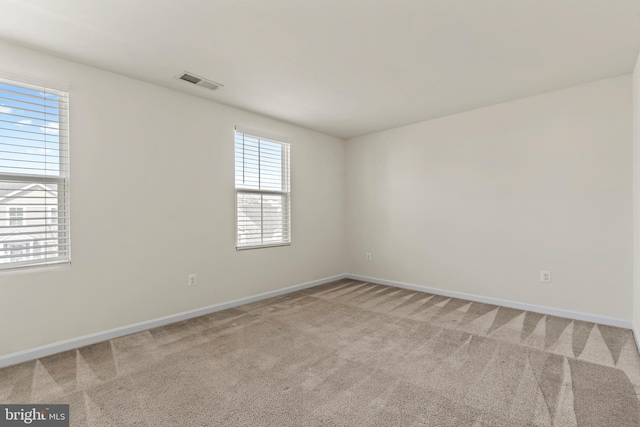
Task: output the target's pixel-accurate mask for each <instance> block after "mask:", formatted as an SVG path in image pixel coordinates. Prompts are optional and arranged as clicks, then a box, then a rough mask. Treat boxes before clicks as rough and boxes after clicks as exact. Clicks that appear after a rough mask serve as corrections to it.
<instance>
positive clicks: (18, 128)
mask: <svg viewBox="0 0 640 427" xmlns="http://www.w3.org/2000/svg"><path fill="white" fill-rule="evenodd" d="M68 113H69V110H68V94H67V93H66V92H65V91H64V90H60V89H58V88H50V87H48V85H34V84H33V83H22V82H16V81H13V80H6V79H3V78H2V76H1V75H0V219H2V220H3V221H0V224H2V227H0V269H7V268H14V267H23V266H31V265H42V264H52V263H67V262H69V208H68V203H69V198H68V192H69V173H68V172H69V162H68V159H69V156H68V129H69V126H68V123H69V114H68Z"/></svg>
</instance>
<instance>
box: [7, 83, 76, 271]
mask: <svg viewBox="0 0 640 427" xmlns="http://www.w3.org/2000/svg"><path fill="white" fill-rule="evenodd" d="M0 83H3V84H6V85H9V86H14V87H16V88H21V89H28V90H36V91H42V92H43V93H55V94H57V96H59V97H62V98H63V99H62V100H60V106H61V107H66V112H65V114H60V115H59V116H58V121H57V122H56V123H58V128H57V129H58V134H57V135H58V142H57V143H58V149H57V151H58V153H59V157H58V158H59V170H58V175H45V174H37V173H34V174H29V173H15V172H1V171H0V181H5V182H15V183H21V184H24V185H25V186H29V185H30V184H40V185H41V186H43V187H44V188H46V189H48V188H50V186H51V185H54V186H55V192H56V194H57V197H56V199H54V200H55V201H54V203H55V210H56V211H57V215H58V217H57V218H56V220H57V221H56V223H55V224H52V223H50V222H49V221H48V220H47V217H48V216H49V214H50V213H51V211H50V208H45V209H43V212H44V213H43V216H44V218H45V220H44V221H43V224H42V227H43V228H49V227H51V226H55V227H57V228H56V230H55V231H54V232H52V233H55V234H54V236H52V237H48V236H47V234H48V232H45V236H44V237H42V238H40V239H36V240H39V241H41V242H42V243H41V244H40V246H48V245H49V242H55V243H54V244H53V245H51V247H52V248H55V249H56V250H55V252H54V253H55V254H56V256H55V257H50V258H47V257H46V255H47V250H48V249H49V248H48V247H41V248H40V250H41V251H42V254H40V253H36V255H38V257H37V258H36V257H34V256H33V255H34V248H33V242H28V243H26V244H27V245H28V246H27V248H26V249H27V253H25V254H24V257H26V258H29V259H27V260H23V261H19V262H12V261H9V262H7V263H0V274H6V273H12V272H22V271H30V270H38V269H43V268H55V267H69V266H70V265H71V233H70V231H71V227H70V194H69V193H70V191H69V189H70V188H69V187H70V185H69V184H70V144H69V139H70V138H69V128H70V115H69V109H70V107H69V105H70V93H69V86H68V85H67V84H65V83H59V82H47V81H43V80H40V79H32V78H29V77H26V76H23V75H18V74H13V73H7V72H4V71H0ZM45 117H46V116H45ZM50 191H53V190H50ZM5 206H6V207H7V221H8V222H7V224H10V221H11V216H10V215H11V214H10V211H9V208H11V207H21V208H23V210H22V225H15V226H16V227H21V226H24V221H25V219H28V218H27V216H26V214H28V212H29V210H28V209H26V208H24V206H21V205H20V204H16V205H14V206H11V205H5ZM60 215H62V217H60ZM22 234H25V233H22ZM27 238H31V237H30V236H28V235H25V236H24V238H23V239H22V240H21V242H22V243H24V242H26V239H27ZM21 242H16V243H18V244H21ZM0 243H2V244H3V246H2V247H3V248H6V245H7V244H9V245H12V244H15V243H13V241H12V240H4V241H0ZM3 252H4V251H3ZM0 255H9V254H3V253H1V252H0ZM9 259H10V258H9Z"/></svg>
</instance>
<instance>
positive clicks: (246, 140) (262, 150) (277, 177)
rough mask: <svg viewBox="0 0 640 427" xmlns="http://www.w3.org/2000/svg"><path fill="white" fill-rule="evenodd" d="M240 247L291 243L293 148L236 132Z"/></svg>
mask: <svg viewBox="0 0 640 427" xmlns="http://www.w3.org/2000/svg"><path fill="white" fill-rule="evenodd" d="M235 153H236V156H235V174H236V206H237V212H236V220H237V233H236V236H237V238H236V247H238V248H251V247H261V246H272V245H283V244H288V243H290V242H291V220H290V183H289V144H286V143H283V142H277V141H272V140H268V139H263V138H260V137H257V136H252V135H248V134H245V133H242V132H236V136H235Z"/></svg>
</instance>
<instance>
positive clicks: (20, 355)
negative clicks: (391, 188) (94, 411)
mask: <svg viewBox="0 0 640 427" xmlns="http://www.w3.org/2000/svg"><path fill="white" fill-rule="evenodd" d="M346 277H347V275H346V274H340V275H337V276H332V277H325V278H324V279H319V280H314V281H312V282H307V283H302V284H300V285H294V286H289V287H287V288H282V289H278V290H275V291H270V292H265V293H262V294H258V295H254V296H250V297H246V298H240V299H237V300H234V301H229V302H224V303H221V304H215V305H210V306H208V307H203V308H198V309H195V310H190V311H185V312H182V313H178V314H172V315H170V316H165V317H160V318H158V319H153V320H147V321H145V322H140V323H135V324H133V325H128V326H123V327H120V328H115V329H110V330H108V331H103V332H97V333H95V334H90V335H85V336H82V337H78V338H72V339H69V340H65V341H60V342H56V343H53V344H47V345H43V346H40V347H35V348H31V349H28V350H23V351H19V352H16V353H10V354H6V355H4V356H0V368H4V367H6V366H11V365H16V364H18V363H23V362H27V361H29V360H33V359H39V358H41V357H45V356H50V355H52V354H56V353H60V352H63V351H67V350H72V349H74V348H80V347H84V346H87V345H91V344H95V343H98V342H101V341H106V340H110V339H113V338H118V337H122V336H125V335H129V334H133V333H136V332H142V331H146V330H147V329H152V328H157V327H158V326H164V325H168V324H170V323H175V322H180V321H182V320H187V319H191V318H193V317H198V316H204V315H205V314H211V313H215V312H216V311H221V310H226V309H228V308H233V307H238V306H240V305H244V304H249V303H252V302H256V301H260V300H263V299H267V298H272V297H277V296H280V295H284V294H288V293H291V292H295V291H299V290H301V289H306V288H311V287H313V286H318V285H322V284H324V283H329V282H333V281H334V280H340V279H344V278H346Z"/></svg>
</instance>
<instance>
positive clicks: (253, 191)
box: [234, 126, 292, 251]
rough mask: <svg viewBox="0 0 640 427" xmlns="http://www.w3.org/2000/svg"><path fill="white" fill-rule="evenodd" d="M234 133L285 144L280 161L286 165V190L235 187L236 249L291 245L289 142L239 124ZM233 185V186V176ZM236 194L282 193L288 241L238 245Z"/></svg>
mask: <svg viewBox="0 0 640 427" xmlns="http://www.w3.org/2000/svg"><path fill="white" fill-rule="evenodd" d="M235 134H244V135H248V136H251V137H254V138H257V139H260V140H263V141H269V142H273V143H276V144H281V145H283V146H286V147H287V149H286V150H284V152H283V156H282V161H283V163H285V164H286V165H287V167H286V168H285V167H283V168H282V175H283V176H282V179H283V181H282V182H283V183H286V190H287V191H273V190H257V189H245V188H237V187H236V188H235V219H236V221H235V236H236V237H235V239H236V251H246V250H253V249H264V248H276V247H282V246H291V241H292V237H291V235H292V225H291V224H292V220H291V151H290V150H291V144H290V143H289V142H286V140H287V139H286V138H284V137H279V136H277V135H273V134H268V133H266V132H262V131H255V130H252V129H249V128H245V127H241V126H236V127H235ZM235 134H234V147H235ZM235 155H236V153H235V149H234V164H235ZM234 173H235V168H234ZM234 186H235V178H234ZM238 194H256V195H270V194H271V195H282V196H284V197H285V200H286V210H287V212H286V213H285V215H286V218H287V222H288V224H287V227H288V234H287V237H288V241H286V242H284V241H283V242H277V243H265V244H260V245H251V246H248V245H247V246H239V245H238V237H239V236H238V228H239V222H238V219H239V218H238Z"/></svg>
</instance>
